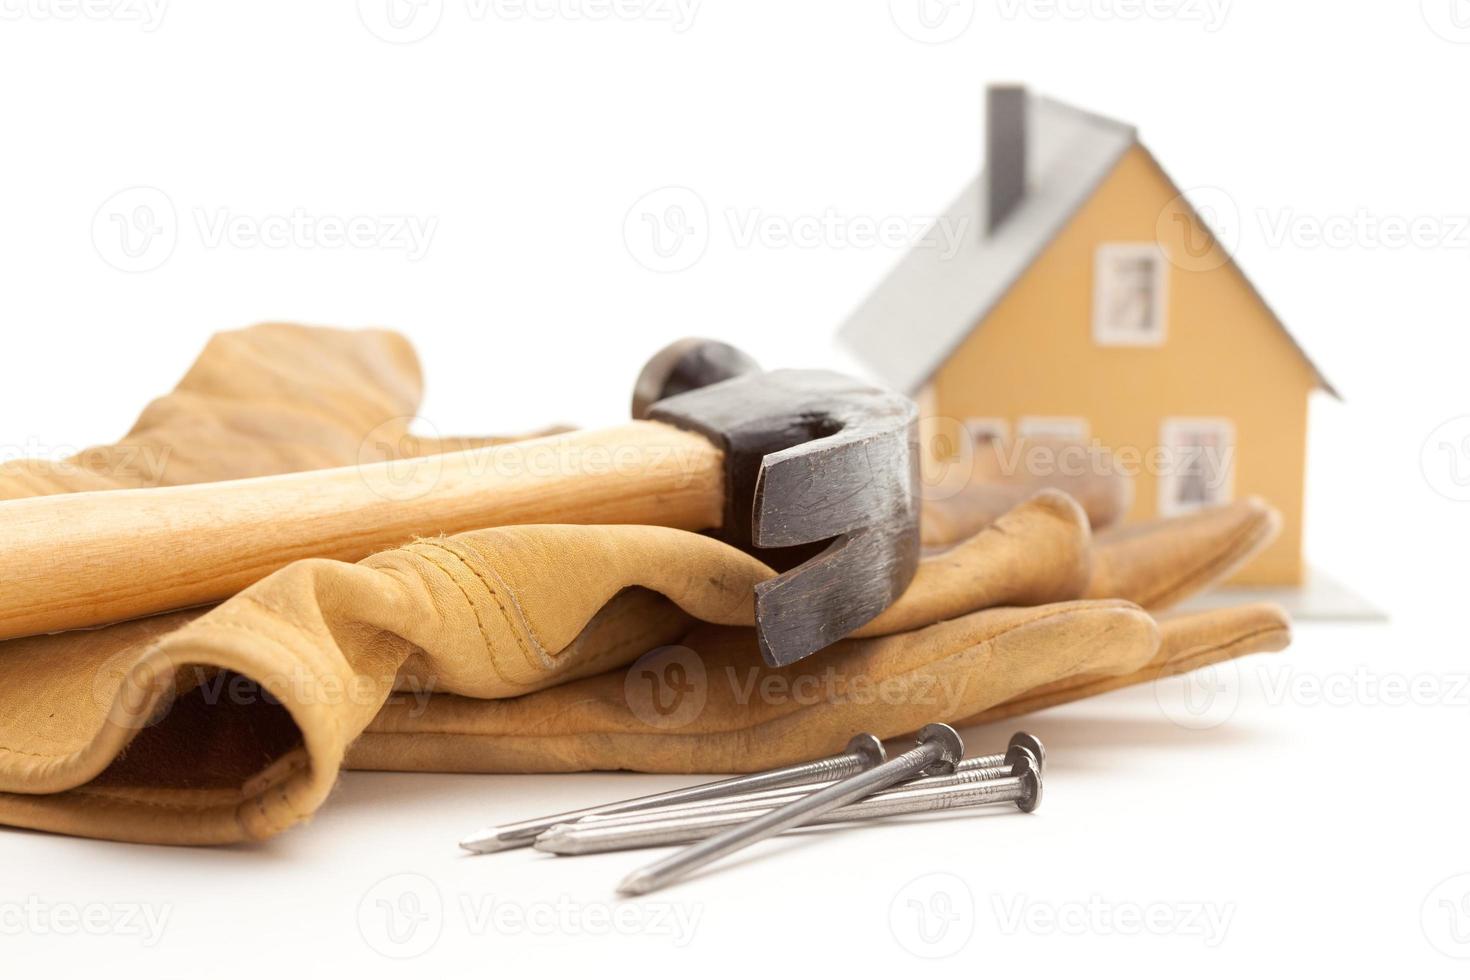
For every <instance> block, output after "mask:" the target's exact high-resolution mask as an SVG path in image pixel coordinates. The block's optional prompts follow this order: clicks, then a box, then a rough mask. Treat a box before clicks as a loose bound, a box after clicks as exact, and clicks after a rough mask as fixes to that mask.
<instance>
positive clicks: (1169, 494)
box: [1158, 416, 1239, 517]
mask: <svg viewBox="0 0 1470 980" xmlns="http://www.w3.org/2000/svg"><path fill="white" fill-rule="evenodd" d="M1199 432H1206V433H1211V434H1213V435H1214V436H1215V438H1216V440H1217V441H1218V443H1219V444H1220V446H1221V447H1222V455H1223V459H1222V460H1221V468H1222V469H1223V470H1224V472H1223V473H1222V474H1217V476H1216V479H1215V481H1214V484H1215V485H1214V486H1213V487H1211V488H1210V494H1211V497H1210V499H1209V500H1204V501H1199V502H1188V503H1182V502H1180V500H1179V486H1180V483H1181V481H1182V479H1183V477H1184V469H1185V468H1186V467H1188V466H1189V465H1191V462H1192V461H1191V460H1190V459H1188V458H1186V453H1187V452H1188V450H1187V449H1186V447H1187V446H1188V445H1190V444H1193V443H1195V442H1197V440H1195V439H1193V438H1190V436H1192V435H1193V434H1194V433H1199ZM1159 446H1160V448H1162V449H1163V463H1164V465H1163V468H1162V470H1161V471H1160V472H1159V478H1158V493H1159V500H1158V512H1159V516H1160V517H1177V516H1179V515H1180V514H1188V513H1192V512H1194V511H1197V510H1201V509H1203V508H1206V507H1215V506H1219V505H1221V504H1228V503H1229V502H1230V501H1232V500H1234V499H1235V457H1236V453H1237V451H1238V448H1239V447H1238V444H1237V442H1236V435H1235V422H1234V421H1233V420H1231V419H1228V418H1222V417H1219V416H1206V417H1194V416H1173V417H1170V418H1166V419H1164V421H1163V422H1162V423H1161V424H1160V425H1159Z"/></svg>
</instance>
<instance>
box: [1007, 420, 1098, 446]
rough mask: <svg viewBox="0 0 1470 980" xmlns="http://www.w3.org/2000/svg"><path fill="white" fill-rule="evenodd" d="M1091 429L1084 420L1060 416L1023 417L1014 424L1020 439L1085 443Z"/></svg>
mask: <svg viewBox="0 0 1470 980" xmlns="http://www.w3.org/2000/svg"><path fill="white" fill-rule="evenodd" d="M1091 432H1092V427H1091V426H1089V425H1088V424H1087V420H1086V419H1082V418H1076V417H1073V416H1061V415H1023V416H1022V417H1021V418H1020V419H1019V420H1018V421H1017V422H1016V435H1017V436H1019V437H1020V438H1022V439H1061V440H1065V441H1067V442H1086V441H1087V437H1088V436H1089V435H1090V434H1091Z"/></svg>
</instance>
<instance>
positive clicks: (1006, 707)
mask: <svg viewBox="0 0 1470 980" xmlns="http://www.w3.org/2000/svg"><path fill="white" fill-rule="evenodd" d="M1159 632H1160V635H1161V637H1162V642H1161V643H1160V645H1159V650H1158V654H1157V655H1156V656H1155V657H1154V658H1153V659H1152V660H1150V661H1149V662H1148V663H1147V664H1145V665H1144V666H1142V667H1141V668H1139V669H1138V670H1135V671H1131V672H1128V673H1123V674H1111V675H1098V674H1093V673H1079V674H1075V675H1073V676H1070V677H1060V678H1058V679H1057V680H1054V681H1051V682H1049V683H1047V684H1043V685H1041V686H1040V687H1037V688H1035V689H1033V690H1030V691H1027V692H1026V693H1025V694H1023V695H1021V696H1020V697H1017V698H1013V699H1012V700H1010V701H1007V702H1006V703H1004V704H999V705H996V706H995V707H993V708H990V709H988V710H986V711H984V712H982V713H980V714H978V715H976V716H975V717H973V718H969V719H966V721H965V724H974V725H978V724H981V723H984V722H992V721H1000V720H1002V719H1005V718H1012V717H1015V716H1017V715H1024V714H1028V713H1030V712H1033V711H1040V710H1042V709H1043V708H1050V707H1053V706H1055V705H1058V704H1066V703H1067V702H1069V701H1078V700H1081V699H1082V698H1090V697H1095V696H1096V695H1099V694H1105V693H1106V692H1108V691H1113V690H1117V689H1118V688H1120V687H1129V686H1132V685H1134V684H1144V683H1147V682H1149V681H1153V680H1157V679H1158V678H1160V677H1167V676H1170V675H1172V674H1182V673H1185V672H1187V671H1191V670H1197V669H1199V668H1200V667H1206V666H1209V665H1210V664H1213V663H1219V662H1221V661H1223V660H1230V659H1232V658H1234V657H1243V656H1246V655H1247V654H1252V653H1275V652H1278V651H1280V650H1284V649H1286V647H1287V646H1288V645H1289V644H1290V643H1291V621H1290V619H1289V618H1288V617H1287V615H1286V612H1285V610H1283V609H1281V607H1279V606H1276V605H1273V604H1271V603H1256V604H1252V605H1248V606H1235V607H1233V608H1229V609H1212V610H1210V611H1208V612H1202V613H1196V614H1192V615H1188V616H1178V617H1173V618H1170V619H1166V620H1163V621H1161V622H1160V623H1159Z"/></svg>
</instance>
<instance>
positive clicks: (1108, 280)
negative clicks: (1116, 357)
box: [1092, 242, 1169, 347]
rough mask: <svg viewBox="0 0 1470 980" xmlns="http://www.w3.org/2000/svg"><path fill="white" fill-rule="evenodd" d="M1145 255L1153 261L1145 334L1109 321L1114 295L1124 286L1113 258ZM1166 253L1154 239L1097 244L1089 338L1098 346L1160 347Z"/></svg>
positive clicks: (1130, 259)
mask: <svg viewBox="0 0 1470 980" xmlns="http://www.w3.org/2000/svg"><path fill="white" fill-rule="evenodd" d="M1139 259H1148V260H1149V261H1151V262H1153V264H1154V274H1153V298H1154V302H1153V318H1152V320H1151V321H1150V323H1149V325H1148V330H1147V332H1146V334H1140V333H1139V332H1138V331H1137V330H1133V329H1130V328H1126V327H1123V326H1120V325H1119V324H1117V323H1115V322H1110V321H1109V318H1108V316H1107V312H1108V311H1109V310H1111V309H1113V308H1114V307H1115V306H1116V305H1117V303H1116V296H1117V293H1118V291H1119V290H1121V289H1123V288H1124V286H1123V284H1122V283H1120V282H1119V281H1118V278H1117V276H1116V274H1115V272H1114V270H1115V268H1116V266H1115V265H1114V263H1115V262H1118V261H1127V262H1133V261H1137V260H1139ZM1168 311H1169V257H1168V255H1167V253H1165V251H1164V249H1163V246H1161V245H1159V244H1158V243H1157V242H1109V243H1107V244H1104V245H1099V246H1098V247H1097V253H1096V254H1095V255H1094V256H1093V266H1092V340H1093V342H1094V343H1096V344H1098V345H1099V346H1101V347H1162V346H1163V345H1164V342H1165V340H1167V339H1168V333H1169V323H1168V316H1169V313H1168Z"/></svg>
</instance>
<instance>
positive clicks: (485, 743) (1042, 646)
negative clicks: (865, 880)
mask: <svg viewBox="0 0 1470 980" xmlns="http://www.w3.org/2000/svg"><path fill="white" fill-rule="evenodd" d="M1157 645H1158V633H1157V628H1156V627H1155V624H1154V622H1153V620H1152V619H1151V618H1150V617H1149V616H1148V615H1147V614H1145V613H1144V612H1143V611H1142V610H1140V609H1138V608H1137V607H1136V606H1133V605H1132V604H1130V603H1125V602H1116V601H1112V602H1068V603H1059V604H1056V605H1050V606H1041V607H1036V608H1028V609H990V610H984V611H981V612H977V613H972V614H970V615H968V616H964V617H961V618H959V619H955V620H951V621H949V622H944V623H938V624H935V625H933V626H929V627H927V628H925V629H920V630H914V631H912V632H908V633H902V634H898V635H894V636H886V637H880V638H875V639H867V640H846V641H843V642H842V643H839V644H836V645H835V646H833V647H832V648H829V649H828V650H826V651H823V652H822V653H820V654H817V655H816V656H813V657H810V658H808V659H807V660H804V661H802V662H800V663H798V664H793V665H791V666H789V667H784V668H770V667H766V666H764V665H763V664H760V663H759V662H758V659H757V657H756V655H755V641H754V635H753V634H752V632H751V631H749V630H744V629H730V628H718V627H701V628H698V629H696V630H695V631H694V632H693V633H691V634H690V635H689V636H688V637H686V638H685V639H684V641H683V646H682V647H681V648H678V649H673V650H669V651H663V652H659V653H656V654H654V655H651V656H650V657H645V658H641V659H640V660H639V661H638V662H637V663H635V664H633V665H632V666H631V667H630V668H628V669H626V670H617V671H612V672H609V673H606V674H601V675H598V676H596V677H589V678H586V679H584V680H580V681H576V682H572V683H568V684H561V685H558V686H556V687H552V688H548V689H546V690H543V691H539V692H537V693H534V694H529V695H526V696H525V697H520V698H513V699H507V700H499V701H485V700H475V699H470V698H459V697H443V698H440V697H435V698H433V699H430V700H429V702H428V703H427V704H425V705H422V706H418V707H419V710H418V711H417V712H415V710H414V708H413V706H409V705H404V704H391V705H388V706H386V707H385V708H384V709H383V711H381V712H380V713H379V714H378V716H377V717H376V718H375V719H374V720H373V722H372V723H371V724H370V725H369V727H368V729H367V730H366V732H365V733H364V734H363V736H362V737H361V738H359V739H358V740H357V741H356V742H355V743H354V744H353V745H352V747H351V750H350V754H349V757H348V763H347V764H348V765H349V766H351V767H353V768H367V769H409V770H449V771H456V772H545V771H558V772H560V771H575V770H583V769H635V770H640V771H647V772H746V771H752V770H759V769H765V768H770V767H772V766H779V765H785V764H788V763H791V762H795V761H799V760H802V759H809V758H813V757H816V756H821V755H824V754H829V753H832V752H836V751H839V750H840V749H841V748H842V746H843V745H844V744H845V743H846V741H847V740H848V739H849V738H850V737H851V736H852V735H853V734H854V733H856V732H860V731H871V732H873V733H875V734H877V735H879V736H880V737H892V736H897V735H900V734H903V733H905V732H910V731H913V730H915V729H917V728H919V727H921V726H923V725H924V724H927V723H929V722H932V721H956V720H958V719H962V718H967V717H971V716H973V715H975V714H977V713H978V712H980V711H983V710H984V709H985V708H987V707H990V706H992V705H995V704H997V703H1001V702H1003V701H1006V700H1009V699H1011V698H1014V697H1017V696H1019V695H1020V694H1021V693H1022V692H1024V691H1026V690H1030V689H1032V688H1034V687H1036V686H1039V685H1040V684H1042V683H1045V682H1046V681H1047V680H1048V679H1051V678H1053V677H1057V676H1062V675H1066V674H1076V673H1088V674H1106V673H1109V672H1121V673H1127V672H1129V671H1133V670H1136V669H1138V668H1140V667H1141V666H1142V665H1143V664H1145V663H1147V662H1148V661H1149V660H1150V659H1151V658H1152V657H1153V656H1154V653H1155V651H1156V649H1157Z"/></svg>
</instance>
